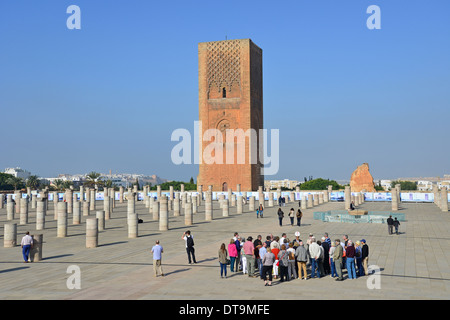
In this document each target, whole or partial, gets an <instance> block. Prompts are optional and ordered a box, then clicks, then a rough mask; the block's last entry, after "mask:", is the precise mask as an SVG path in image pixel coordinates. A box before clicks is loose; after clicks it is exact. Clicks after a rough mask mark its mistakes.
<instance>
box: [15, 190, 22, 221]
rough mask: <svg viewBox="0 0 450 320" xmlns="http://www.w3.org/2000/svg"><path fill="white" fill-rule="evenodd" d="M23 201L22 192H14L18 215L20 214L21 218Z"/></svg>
mask: <svg viewBox="0 0 450 320" xmlns="http://www.w3.org/2000/svg"><path fill="white" fill-rule="evenodd" d="M21 199H22V192H20V191H16V192H14V201H15V202H16V213H17V214H19V217H20V202H21Z"/></svg>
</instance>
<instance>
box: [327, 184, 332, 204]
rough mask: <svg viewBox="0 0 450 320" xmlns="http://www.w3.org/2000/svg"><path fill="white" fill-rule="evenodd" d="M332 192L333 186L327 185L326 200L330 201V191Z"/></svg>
mask: <svg viewBox="0 0 450 320" xmlns="http://www.w3.org/2000/svg"><path fill="white" fill-rule="evenodd" d="M332 192H333V186H328V201H330V197H331V193H332Z"/></svg>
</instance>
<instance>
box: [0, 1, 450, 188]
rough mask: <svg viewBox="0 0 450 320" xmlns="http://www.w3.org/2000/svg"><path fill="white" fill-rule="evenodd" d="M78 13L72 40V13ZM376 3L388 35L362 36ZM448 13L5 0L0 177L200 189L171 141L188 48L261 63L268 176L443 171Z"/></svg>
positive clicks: (185, 108)
mask: <svg viewBox="0 0 450 320" xmlns="http://www.w3.org/2000/svg"><path fill="white" fill-rule="evenodd" d="M71 4H75V5H78V6H79V7H80V8H81V27H82V28H81V30H69V29H67V27H66V19H67V17H68V16H69V14H67V13H66V9H67V7H68V6H69V5H71ZM369 5H378V6H379V7H380V8H381V30H369V29H367V27H366V20H367V18H368V17H369V14H367V13H366V9H367V7H368V6H369ZM449 15H450V1H448V0H433V1H426V0H408V1H406V0H395V1H392V0H389V1H387V0H320V1H319V0H318V1H310V0H308V1H306V0H296V1H276V2H275V1H261V0H258V1H253V0H252V1H250V0H249V1H234V0H229V1H158V2H156V1H147V0H127V1H102V0H96V1H91V0H90V1H87V0H71V1H65V0H53V1H50V0H40V1H34V0H33V1H28V0H27V1H12V0H4V1H1V2H0V111H1V120H2V121H1V126H0V137H1V141H2V142H1V145H0V150H1V151H0V152H1V153H0V155H1V156H0V170H3V169H4V168H5V167H10V166H21V167H22V168H24V169H27V170H29V171H31V172H32V173H33V174H37V175H40V176H43V177H46V176H54V175H56V174H59V173H73V174H74V173H86V172H90V171H93V170H94V171H99V172H108V171H109V170H110V169H111V170H112V171H113V172H128V173H132V172H138V173H144V174H157V175H158V176H160V177H162V178H167V179H175V180H188V179H189V178H190V177H191V176H193V177H194V178H196V175H197V174H198V167H197V166H196V165H181V166H176V165H174V164H172V162H171V159H170V151H171V149H172V147H173V146H174V145H175V143H174V142H171V141H170V136H171V133H172V131H173V130H175V129H177V128H186V129H188V130H190V131H191V132H193V123H194V121H195V120H197V119H198V72H197V70H198V69H197V68H198V60H197V44H198V43H199V42H204V41H216V40H224V39H225V37H227V38H228V39H241V38H251V39H252V40H253V42H255V43H256V44H257V45H258V46H259V47H261V48H262V49H263V78H264V126H265V128H268V129H280V170H279V172H278V174H277V175H275V176H270V177H266V178H272V179H277V178H292V179H303V177H305V176H310V175H312V176H314V177H323V178H331V179H349V178H350V175H351V173H352V171H353V170H354V169H355V168H356V167H357V166H358V165H360V164H362V163H363V162H368V163H369V165H370V169H371V172H372V174H373V175H374V177H375V178H380V179H381V178H396V177H407V176H442V175H443V174H445V173H450V165H449V164H450V161H449V160H450V147H449V145H450V144H449V141H450V140H449V137H450V131H449V127H450V126H449V123H450V122H449V119H450V90H449V89H450V19H449Z"/></svg>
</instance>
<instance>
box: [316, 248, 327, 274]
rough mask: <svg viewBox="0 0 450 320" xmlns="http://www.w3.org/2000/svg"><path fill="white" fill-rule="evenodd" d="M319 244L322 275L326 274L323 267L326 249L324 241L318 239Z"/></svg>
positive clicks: (319, 262)
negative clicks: (323, 245) (323, 244)
mask: <svg viewBox="0 0 450 320" xmlns="http://www.w3.org/2000/svg"><path fill="white" fill-rule="evenodd" d="M317 244H318V245H319V249H320V256H319V260H317V262H318V265H319V271H320V274H321V275H322V276H325V269H324V268H323V261H324V260H325V250H324V249H323V247H322V241H317Z"/></svg>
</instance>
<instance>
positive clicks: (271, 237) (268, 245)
mask: <svg viewBox="0 0 450 320" xmlns="http://www.w3.org/2000/svg"><path fill="white" fill-rule="evenodd" d="M272 239H273V236H272V235H270V236H266V241H265V244H266V248H270V244H271V243H272Z"/></svg>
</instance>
